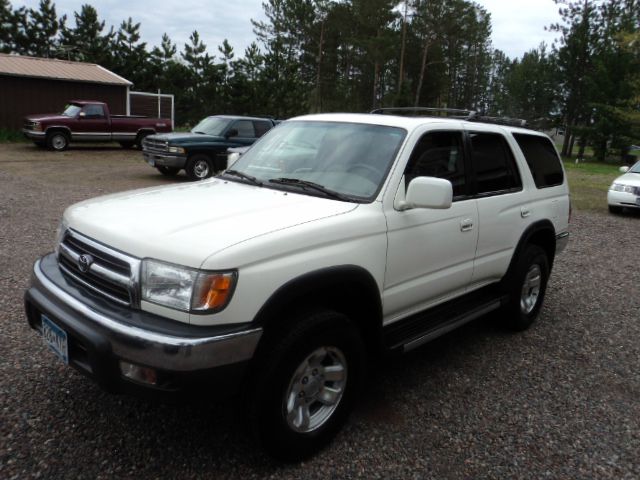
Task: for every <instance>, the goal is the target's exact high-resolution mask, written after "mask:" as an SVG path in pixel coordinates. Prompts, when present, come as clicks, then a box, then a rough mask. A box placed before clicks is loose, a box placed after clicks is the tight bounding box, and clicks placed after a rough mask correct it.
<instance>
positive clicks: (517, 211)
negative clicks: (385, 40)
mask: <svg viewBox="0 0 640 480" xmlns="http://www.w3.org/2000/svg"><path fill="white" fill-rule="evenodd" d="M480 120H482V119H480ZM569 210H570V205H569V192H568V188H567V181H566V176H565V174H564V170H563V166H562V163H561V162H560V159H559V157H558V154H557V152H556V150H555V148H554V146H553V144H552V143H551V141H550V140H549V138H548V137H546V136H545V135H542V134H540V133H537V132H534V131H531V130H527V129H524V128H518V127H510V126H502V125H495V124H489V123H486V122H483V121H478V117H474V116H473V115H469V118H467V119H465V118H425V117H420V118H407V117H403V116H395V115H375V114H363V115H361V114H324V115H311V116H304V117H299V118H296V119H293V120H290V121H287V122H284V123H282V124H281V125H279V126H278V127H277V128H274V129H273V130H271V131H270V132H268V133H267V134H266V135H265V136H264V137H263V138H262V139H261V140H260V141H259V142H257V143H256V144H255V145H254V146H253V147H252V148H251V149H250V150H249V151H248V152H247V153H245V154H244V155H243V156H242V157H240V158H239V159H238V160H237V162H236V163H235V164H234V165H233V168H232V169H230V170H226V171H225V172H224V173H222V174H221V175H219V176H218V177H216V178H212V179H209V180H206V181H203V182H199V183H197V184H192V185H184V184H181V185H174V186H165V187H159V188H151V189H145V190H139V191H135V192H129V193H119V194H115V195H109V196H106V197H100V198H96V199H92V200H87V201H84V202H81V203H79V204H77V205H74V206H71V207H69V208H68V209H67V210H66V212H65V213H64V216H63V219H62V222H61V224H60V228H59V232H58V238H57V242H56V247H55V252H54V253H51V254H49V255H46V256H44V257H42V258H40V259H39V260H38V261H37V262H36V263H35V265H34V268H33V279H32V284H31V286H30V288H29V289H28V290H27V292H26V294H25V303H26V313H27V317H28V321H29V324H30V325H31V327H33V328H34V329H36V330H38V331H39V332H40V333H41V334H42V336H43V337H44V339H45V341H46V343H47V345H48V346H49V347H50V349H51V350H52V351H53V352H54V353H56V354H57V355H58V356H59V357H60V358H61V359H62V361H63V362H65V363H68V364H69V365H71V366H73V367H75V368H76V369H78V370H79V371H81V372H83V373H85V374H86V375H89V376H90V377H92V378H93V379H95V381H97V382H98V383H99V384H100V385H102V386H103V387H104V388H105V389H107V390H110V391H125V390H132V389H134V390H135V389H140V388H142V389H147V390H148V389H155V390H162V391H176V390H183V389H187V388H198V389H199V388H204V387H205V386H207V387H213V389H214V391H215V396H216V397H219V396H221V395H223V394H228V393H241V396H242V398H243V401H245V402H246V408H245V409H244V410H243V412H244V414H246V417H247V420H248V425H249V426H250V428H251V429H252V430H253V432H254V434H255V435H256V437H257V439H258V440H259V441H260V442H261V443H262V445H263V446H264V448H266V449H267V451H269V452H270V453H271V454H272V455H274V456H276V457H278V458H282V459H289V460H292V459H299V458H303V457H304V456H306V455H309V454H311V453H312V452H314V451H315V450H316V449H317V448H319V447H320V446H322V445H323V444H325V443H326V442H327V441H328V440H330V439H331V438H332V436H333V435H334V434H335V433H336V432H337V431H338V429H339V428H340V426H341V425H342V424H343V423H344V421H345V419H346V417H347V414H348V412H349V411H350V409H351V407H352V405H353V403H354V399H355V396H356V393H357V391H358V388H359V387H360V385H361V384H362V382H363V377H364V375H365V367H366V364H367V362H368V359H371V358H372V357H373V356H376V355H380V354H382V353H383V352H388V351H401V352H404V351H408V350H411V349H413V348H415V347H418V346H420V345H422V344H424V343H425V342H427V341H429V340H432V339H434V338H436V337H438V336H440V335H442V334H444V333H446V332H449V331H451V330H452V329H454V328H456V327H459V326H461V325H463V324H464V323H466V322H469V321H471V320H473V319H475V318H478V317H480V316H484V315H486V314H489V313H490V314H491V315H495V316H496V317H499V318H501V319H502V320H503V321H504V323H505V324H506V325H507V326H509V327H511V328H513V329H516V330H522V329H525V328H527V327H528V326H529V325H531V323H532V322H533V321H534V320H535V318H536V317H537V316H538V314H539V312H540V309H541V306H542V302H543V299H544V295H545V289H546V287H547V281H548V278H549V274H550V272H551V268H552V266H553V262H554V259H555V257H556V255H557V254H558V252H560V251H561V250H562V248H563V247H564V246H565V244H566V242H567V240H568V235H569V233H568V220H569Z"/></svg>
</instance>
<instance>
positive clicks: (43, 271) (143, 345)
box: [25, 254, 262, 393]
mask: <svg viewBox="0 0 640 480" xmlns="http://www.w3.org/2000/svg"><path fill="white" fill-rule="evenodd" d="M25 309H26V313H27V319H28V322H29V325H30V326H31V327H32V328H34V329H35V330H38V331H41V329H42V315H43V314H44V315H46V316H47V317H48V318H49V319H50V320H52V321H53V322H55V323H56V324H57V325H58V326H59V327H60V328H61V329H63V330H64V331H65V332H66V333H67V336H68V344H69V347H68V349H69V364H70V365H71V366H73V367H75V368H76V369H78V370H80V371H81V372H82V373H84V374H87V375H89V376H90V377H92V378H94V379H95V380H96V381H97V382H98V383H99V384H100V385H101V386H102V387H103V388H105V389H106V390H109V391H125V390H131V389H133V390H135V389H137V388H136V387H138V388H139V387H140V386H144V387H151V388H155V389H160V390H173V391H175V390H185V389H188V388H189V387H191V386H196V385H198V386H201V385H199V384H201V383H202V382H203V381H205V380H206V381H208V383H209V384H210V385H211V384H212V382H211V380H213V381H214V382H213V383H214V384H215V385H216V387H218V386H219V387H221V388H220V390H221V392H220V393H222V391H224V392H226V393H232V392H234V391H235V389H236V387H237V386H239V383H240V381H241V380H242V378H243V376H244V371H245V369H246V366H247V365H248V362H249V360H250V359H251V358H252V357H253V354H254V351H255V349H256V347H257V344H258V341H259V340H260V337H261V335H262V329H261V328H253V327H252V326H249V325H247V324H245V325H244V326H232V327H200V326H193V325H185V324H178V323H177V322H174V321H172V320H167V319H165V318H163V317H159V316H157V315H153V314H150V313H146V312H142V311H137V310H131V309H128V308H125V307H120V306H118V305H115V304H113V303H112V302H109V301H108V300H104V299H102V298H100V297H97V296H94V295H93V294H91V293H89V292H87V291H83V290H82V287H80V286H76V285H74V284H73V283H72V282H71V281H70V280H67V278H66V277H64V276H63V274H62V273H61V271H60V269H59V268H58V266H57V262H56V259H55V255H53V254H50V255H47V256H45V257H43V258H41V259H40V260H38V261H37V262H36V263H35V265H34V268H33V277H32V282H31V286H30V287H29V289H28V290H27V291H26V293H25ZM120 361H126V362H130V363H133V364H135V365H140V366H143V367H150V368H153V369H155V370H157V372H158V381H157V383H156V384H155V385H148V384H144V385H140V384H136V383H135V382H133V384H132V381H131V380H129V379H127V378H126V377H124V376H123V375H122V372H121V370H120ZM217 390H218V389H217Z"/></svg>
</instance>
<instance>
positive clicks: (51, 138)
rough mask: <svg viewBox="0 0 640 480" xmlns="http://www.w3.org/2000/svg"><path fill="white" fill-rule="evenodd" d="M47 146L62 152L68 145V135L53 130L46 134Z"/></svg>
mask: <svg viewBox="0 0 640 480" xmlns="http://www.w3.org/2000/svg"><path fill="white" fill-rule="evenodd" d="M47 147H48V148H49V149H50V150H55V151H56V152H62V151H64V150H66V149H67V148H68V147H69V137H68V136H67V134H66V133H64V132H53V133H50V134H48V135H47Z"/></svg>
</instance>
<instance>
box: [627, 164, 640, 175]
mask: <svg viewBox="0 0 640 480" xmlns="http://www.w3.org/2000/svg"><path fill="white" fill-rule="evenodd" d="M629 171H630V172H631V173H640V162H637V163H636V164H635V165H634V166H633V167H631V168H630V169H629Z"/></svg>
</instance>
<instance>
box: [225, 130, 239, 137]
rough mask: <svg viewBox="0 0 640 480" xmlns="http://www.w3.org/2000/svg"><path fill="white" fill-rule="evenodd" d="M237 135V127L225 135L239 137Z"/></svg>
mask: <svg viewBox="0 0 640 480" xmlns="http://www.w3.org/2000/svg"><path fill="white" fill-rule="evenodd" d="M237 136H238V129H236V128H232V129H231V130H229V131H228V132H227V133H226V134H225V137H227V138H231V137H237Z"/></svg>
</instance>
